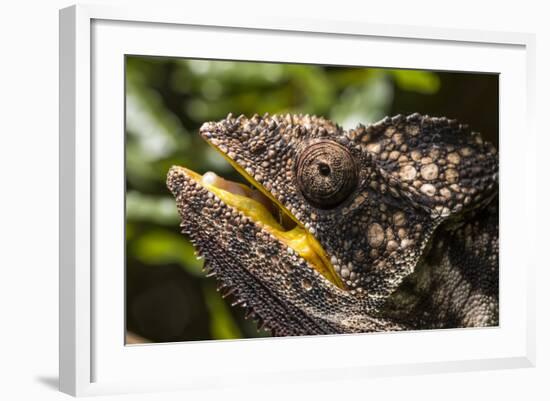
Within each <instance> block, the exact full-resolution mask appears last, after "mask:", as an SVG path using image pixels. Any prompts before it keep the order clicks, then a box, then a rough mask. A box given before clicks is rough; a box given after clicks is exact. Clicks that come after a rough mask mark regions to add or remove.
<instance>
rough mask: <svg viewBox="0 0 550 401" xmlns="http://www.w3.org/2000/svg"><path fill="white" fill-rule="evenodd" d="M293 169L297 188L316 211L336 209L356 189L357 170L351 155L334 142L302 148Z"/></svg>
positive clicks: (321, 142)
mask: <svg viewBox="0 0 550 401" xmlns="http://www.w3.org/2000/svg"><path fill="white" fill-rule="evenodd" d="M296 166H297V167H296V178H297V182H298V188H299V189H300V191H301V192H302V194H303V195H304V197H305V198H306V199H307V200H308V201H309V202H311V203H312V204H313V205H314V206H316V207H319V208H324V209H328V208H331V207H334V206H337V205H338V204H340V203H342V202H343V201H344V200H345V199H346V198H347V197H348V196H349V194H351V192H352V191H353V190H354V189H355V187H356V186H357V179H358V175H357V167H356V165H355V162H354V160H353V157H352V155H351V153H350V152H349V151H348V150H347V149H346V148H344V147H343V146H342V145H340V144H338V143H336V142H333V141H326V140H325V141H320V142H316V143H314V144H313V145H311V146H308V147H307V148H305V149H304V150H303V151H302V153H301V154H300V156H299V157H298V163H297V164H296Z"/></svg>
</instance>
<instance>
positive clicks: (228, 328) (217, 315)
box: [204, 285, 242, 340]
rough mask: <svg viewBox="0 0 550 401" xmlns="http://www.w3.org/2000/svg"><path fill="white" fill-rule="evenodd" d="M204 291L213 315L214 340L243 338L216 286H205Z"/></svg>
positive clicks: (211, 325)
mask: <svg viewBox="0 0 550 401" xmlns="http://www.w3.org/2000/svg"><path fill="white" fill-rule="evenodd" d="M204 292H205V297H206V305H207V306H208V309H209V310H210V315H211V316H212V321H211V322H210V330H211V332H212V338H213V339H214V340H223V339H230V338H242V333H241V331H240V330H239V327H238V326H237V325H236V323H235V320H234V319H233V316H232V315H231V312H230V311H229V308H228V307H227V304H226V303H225V302H224V301H223V299H222V298H221V297H220V294H219V293H218V292H217V291H216V290H215V288H214V286H212V285H207V286H205V289H204Z"/></svg>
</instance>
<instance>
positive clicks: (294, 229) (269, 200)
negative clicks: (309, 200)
mask: <svg viewBox="0 0 550 401" xmlns="http://www.w3.org/2000/svg"><path fill="white" fill-rule="evenodd" d="M222 154H223V152H222ZM228 160H230V163H231V164H232V165H233V167H234V168H235V169H236V170H237V171H238V172H239V173H240V174H241V175H242V176H243V177H244V178H245V179H246V180H247V181H248V182H250V183H251V184H252V185H253V186H254V187H255V188H256V189H251V188H249V187H247V186H246V185H244V184H241V183H237V182H234V181H229V180H225V179H224V178H222V177H219V176H217V175H216V174H214V173H212V172H207V173H205V174H204V175H200V174H199V173H196V172H194V171H192V170H189V169H187V168H185V167H178V169H180V171H182V172H183V173H184V174H185V175H187V176H188V177H189V178H191V179H192V180H193V181H195V182H196V183H198V184H199V185H201V186H202V187H203V188H205V189H207V190H208V191H209V192H211V193H213V194H214V195H216V196H217V197H218V198H219V199H220V200H221V201H222V202H223V203H225V204H226V205H228V206H230V207H232V208H234V209H236V210H238V211H240V212H241V213H243V214H244V215H245V216H247V217H248V218H249V219H250V220H252V221H253V222H255V223H256V224H259V225H260V226H261V228H262V229H263V230H265V231H267V232H269V233H270V234H271V235H273V236H274V237H275V238H277V239H278V240H279V241H280V242H282V243H283V244H285V245H286V246H287V247H288V248H292V249H293V250H294V252H296V253H297V254H298V255H299V256H300V257H301V258H303V259H304V260H305V261H307V262H308V265H309V266H311V267H312V268H314V269H315V270H317V271H318V272H319V273H320V274H322V275H323V276H324V277H325V278H326V279H327V280H328V281H330V282H331V283H332V284H334V285H336V286H337V287H338V288H341V289H343V288H344V285H343V283H342V281H341V280H340V277H339V276H338V275H337V274H336V272H335V270H334V267H333V266H332V264H331V262H330V259H329V257H328V256H327V253H326V252H325V250H324V249H323V247H322V246H321V245H320V244H319V242H318V241H317V239H316V238H315V237H314V236H313V235H312V234H311V233H310V232H309V231H308V230H306V229H305V227H303V225H302V224H301V223H300V222H299V221H298V220H297V219H296V217H294V216H293V215H292V214H291V213H289V212H288V211H287V210H286V208H285V207H284V206H283V205H281V204H280V203H279V202H278V201H277V200H276V199H275V198H274V197H273V196H272V195H271V194H270V193H269V192H268V191H267V190H266V189H265V188H263V187H262V186H261V185H260V184H259V183H257V182H256V181H255V180H254V179H253V178H252V177H250V175H248V174H247V173H246V171H244V170H243V169H242V168H240V167H239V166H238V165H237V164H236V163H235V162H234V161H233V160H231V159H229V158H228Z"/></svg>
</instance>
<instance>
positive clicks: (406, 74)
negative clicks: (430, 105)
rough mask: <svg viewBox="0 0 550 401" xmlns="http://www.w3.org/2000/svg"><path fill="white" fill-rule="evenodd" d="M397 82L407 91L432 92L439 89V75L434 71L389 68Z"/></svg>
mask: <svg viewBox="0 0 550 401" xmlns="http://www.w3.org/2000/svg"><path fill="white" fill-rule="evenodd" d="M388 73H389V74H390V75H392V76H393V78H394V79H395V84H396V85H397V86H398V87H399V88H401V89H403V90H407V91H414V92H418V93H426V94H432V93H436V92H437V91H438V90H439V86H440V82H439V77H438V76H437V75H436V74H434V73H433V72H429V71H417V70H388Z"/></svg>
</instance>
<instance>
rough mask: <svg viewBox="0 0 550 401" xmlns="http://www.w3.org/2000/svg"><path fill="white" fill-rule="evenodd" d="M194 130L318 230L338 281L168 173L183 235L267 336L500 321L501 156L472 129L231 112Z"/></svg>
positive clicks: (182, 174)
mask: <svg viewBox="0 0 550 401" xmlns="http://www.w3.org/2000/svg"><path fill="white" fill-rule="evenodd" d="M200 133H201V135H202V136H203V137H204V138H205V139H206V140H207V141H208V142H209V143H210V144H212V145H213V146H215V147H216V148H217V149H218V150H219V151H221V152H222V153H224V154H225V156H226V157H228V158H229V159H231V160H232V161H233V162H234V163H236V164H237V165H239V166H240V167H241V168H242V169H243V170H245V171H246V174H247V175H248V176H250V177H253V178H254V180H255V181H256V182H257V183H259V184H260V185H261V186H262V187H263V188H264V189H265V190H266V191H268V192H269V193H270V195H271V196H272V197H273V199H276V200H277V201H278V202H279V203H280V204H281V205H283V206H284V207H285V208H286V210H288V211H289V212H290V213H291V214H292V216H294V218H295V219H296V220H297V221H299V223H300V225H301V226H303V227H305V228H306V229H307V230H309V232H311V233H312V234H313V235H314V236H315V238H316V239H317V241H318V242H319V243H320V244H321V245H322V247H323V249H324V251H325V252H326V254H327V256H328V258H329V259H330V261H331V263H332V265H333V268H334V271H335V272H336V274H337V275H338V276H339V278H340V279H341V281H342V282H343V286H344V288H338V286H336V285H334V284H333V283H332V282H330V281H328V280H327V279H326V278H325V277H324V276H323V275H321V274H320V273H319V272H318V271H316V270H315V269H314V268H313V267H312V266H311V265H309V264H308V262H306V261H305V260H304V259H302V258H301V257H300V256H299V255H297V254H296V252H294V251H293V250H292V249H290V248H288V247H287V246H286V245H284V244H283V243H281V242H280V241H279V240H278V239H277V238H276V237H274V236H273V235H271V234H270V233H269V232H267V231H266V230H265V228H264V227H263V225H262V224H261V223H259V222H255V221H252V220H251V219H250V218H248V217H247V216H246V215H244V214H243V213H242V212H240V211H238V210H237V209H235V208H233V207H231V206H228V205H226V204H225V203H224V202H223V201H222V200H220V199H219V198H218V197H216V196H215V195H213V194H212V193H211V192H209V191H208V190H206V189H205V188H204V187H203V186H202V185H201V184H199V183H198V182H196V181H195V180H194V179H193V178H191V177H190V176H189V175H188V174H187V173H186V171H185V170H184V169H182V168H180V167H173V168H172V169H171V170H170V172H169V173H168V187H169V188H170V190H171V191H172V193H173V194H174V196H175V197H176V202H177V206H178V210H179V213H180V215H181V216H182V219H183V222H182V224H181V225H182V228H183V233H185V234H187V235H188V236H189V237H190V239H191V241H192V242H193V244H194V245H195V247H196V248H197V250H198V252H199V253H200V254H202V255H203V256H204V257H205V261H206V262H205V268H206V269H207V271H208V272H209V273H211V274H212V275H215V276H216V277H217V278H218V280H219V281H220V284H221V286H222V288H224V289H226V291H228V292H231V293H232V294H233V296H234V297H235V299H236V303H237V304H241V305H242V306H245V307H246V308H247V309H248V312H249V314H250V315H252V316H253V317H254V318H255V319H257V320H258V321H259V323H260V325H261V326H262V327H265V328H268V329H270V330H271V331H272V333H273V334H274V335H281V336H283V335H305V334H329V333H354V332H370V331H387V330H407V329H427V328H448V327H471V326H492V325H497V324H498V154H497V151H496V149H495V148H494V147H493V146H492V145H491V144H490V143H487V142H484V141H483V139H482V138H481V136H480V135H479V134H477V133H471V132H470V131H469V129H468V127H467V126H465V125H462V124H458V123H457V122H456V121H453V120H449V119H446V118H432V117H428V116H420V115H418V114H413V115H410V116H408V117H403V116H395V117H393V118H388V117H386V118H385V119H383V120H382V121H380V122H378V123H375V124H372V125H369V126H367V127H364V126H361V125H360V126H359V127H358V128H356V129H353V130H349V131H344V130H342V129H341V128H340V127H339V126H337V125H336V124H334V123H332V122H331V121H329V120H327V119H324V118H320V117H314V116H313V117H310V116H303V115H288V114H287V115H274V116H269V115H264V116H263V117H259V116H257V115H255V116H253V117H252V118H250V119H247V118H245V117H244V116H240V117H238V118H233V117H232V116H231V115H229V116H228V117H227V118H226V119H224V120H222V121H220V122H209V123H205V124H204V125H203V126H202V127H201V130H200Z"/></svg>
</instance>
